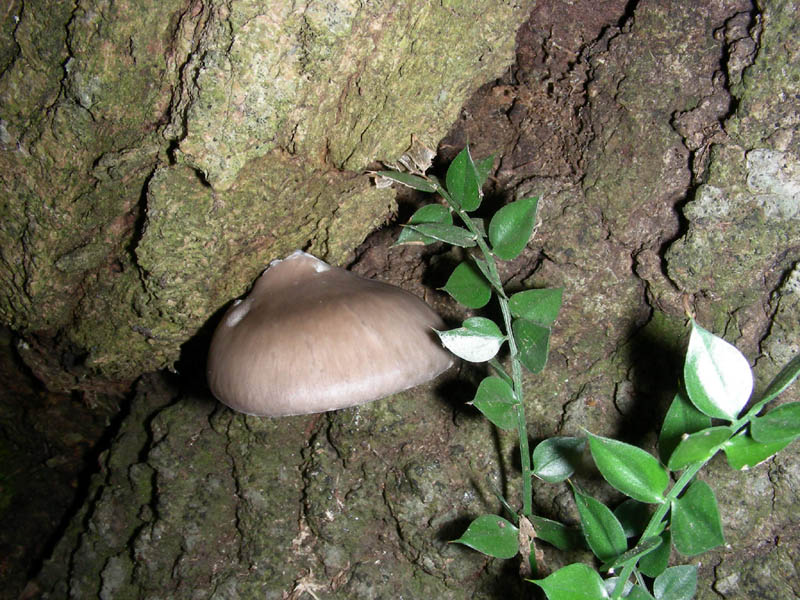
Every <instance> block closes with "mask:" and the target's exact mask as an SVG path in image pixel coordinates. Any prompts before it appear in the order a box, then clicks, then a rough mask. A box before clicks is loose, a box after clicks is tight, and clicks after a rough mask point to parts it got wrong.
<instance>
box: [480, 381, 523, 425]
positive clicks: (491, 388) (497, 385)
mask: <svg viewBox="0 0 800 600" xmlns="http://www.w3.org/2000/svg"><path fill="white" fill-rule="evenodd" d="M472 404H473V405H474V406H475V408H477V409H478V410H479V411H481V412H482V413H483V414H484V416H485V417H486V418H487V419H489V420H490V421H491V422H492V423H493V424H494V425H495V426H497V427H499V428H500V429H503V430H505V431H512V430H514V429H516V428H517V409H516V406H517V404H518V402H517V399H516V398H515V397H514V390H512V389H511V386H510V385H508V384H507V383H506V382H505V381H503V380H502V379H500V378H499V377H494V376H490V377H486V378H485V379H484V380H483V381H481V383H480V385H479V386H478V391H477V392H476V393H475V399H474V400H473V401H472Z"/></svg>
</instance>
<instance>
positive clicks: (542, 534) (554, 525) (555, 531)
mask: <svg viewBox="0 0 800 600" xmlns="http://www.w3.org/2000/svg"><path fill="white" fill-rule="evenodd" d="M530 521H531V523H532V524H533V528H534V530H535V531H536V538H537V539H540V540H544V541H545V542H547V543H548V544H552V545H553V546H555V547H556V548H558V549H559V550H562V551H564V552H566V551H568V550H577V549H578V548H583V547H584V544H583V536H582V535H581V532H580V531H578V530H577V529H574V528H572V527H567V526H566V525H564V524H563V523H559V522H558V521H551V520H550V519H545V518H544V517H536V516H532V517H531V518H530Z"/></svg>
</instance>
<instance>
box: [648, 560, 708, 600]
mask: <svg viewBox="0 0 800 600" xmlns="http://www.w3.org/2000/svg"><path fill="white" fill-rule="evenodd" d="M695 592H697V566H696V565H679V566H677V567H670V568H669V569H667V570H666V571H664V572H663V573H662V574H661V575H659V576H658V577H656V580H655V581H654V582H653V594H655V597H656V600H692V598H694V595H695Z"/></svg>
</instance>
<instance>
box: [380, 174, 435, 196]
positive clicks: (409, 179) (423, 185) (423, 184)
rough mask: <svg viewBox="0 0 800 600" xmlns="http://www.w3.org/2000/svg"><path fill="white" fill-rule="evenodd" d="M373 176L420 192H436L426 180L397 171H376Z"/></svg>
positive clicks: (433, 186) (432, 185)
mask: <svg viewBox="0 0 800 600" xmlns="http://www.w3.org/2000/svg"><path fill="white" fill-rule="evenodd" d="M375 174H376V175H380V176H381V177H386V179H391V180H392V181H394V182H396V183H399V184H401V185H405V186H408V187H410V188H414V189H415V190H419V191H420V192H435V191H436V186H435V185H434V184H433V183H431V182H430V181H428V180H427V179H423V178H422V177H418V176H417V175H411V174H410V173H400V172H399V171H377V172H376V173H375Z"/></svg>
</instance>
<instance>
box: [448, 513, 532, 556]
mask: <svg viewBox="0 0 800 600" xmlns="http://www.w3.org/2000/svg"><path fill="white" fill-rule="evenodd" d="M518 535H519V529H517V527H516V526H515V525H514V524H513V523H511V522H510V521H507V520H506V519H504V518H503V517H498V516H497V515H481V516H480V517H478V518H477V519H475V520H474V521H473V522H472V523H470V525H469V527H467V530H466V531H465V532H464V535H462V536H461V537H460V538H458V539H457V540H453V542H454V543H458V544H464V545H465V546H469V547H470V548H472V549H473V550H477V551H478V552H482V553H483V554H486V555H488V556H493V557H495V558H514V557H515V556H516V555H517V552H519V537H518Z"/></svg>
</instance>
